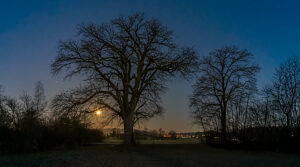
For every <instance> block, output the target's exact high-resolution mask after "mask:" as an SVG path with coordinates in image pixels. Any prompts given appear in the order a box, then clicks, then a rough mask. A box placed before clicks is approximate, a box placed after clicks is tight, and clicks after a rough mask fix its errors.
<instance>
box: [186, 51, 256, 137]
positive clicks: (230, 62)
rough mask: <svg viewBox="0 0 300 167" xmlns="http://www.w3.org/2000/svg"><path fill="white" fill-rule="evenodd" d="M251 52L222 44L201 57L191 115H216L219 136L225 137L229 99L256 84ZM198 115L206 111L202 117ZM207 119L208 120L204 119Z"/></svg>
mask: <svg viewBox="0 0 300 167" xmlns="http://www.w3.org/2000/svg"><path fill="white" fill-rule="evenodd" d="M252 57H253V55H252V54H251V53H250V52H248V51H247V50H241V49H238V48H237V47H235V46H228V47H223V48H221V49H217V50H215V51H213V52H211V53H210V55H209V56H205V57H203V58H202V60H201V61H200V72H199V77H198V79H197V81H196V84H195V85H193V88H194V92H193V95H192V97H191V99H190V105H191V108H192V110H193V112H192V113H193V115H194V116H195V118H196V119H198V118H200V119H202V120H205V119H211V121H214V119H213V118H215V117H217V118H218V122H217V124H219V122H220V125H221V139H222V141H225V140H226V133H227V131H226V128H227V115H228V108H229V102H230V100H232V99H234V98H235V97H236V96H237V95H239V94H241V92H242V91H246V90H252V89H253V88H254V87H255V83H256V79H255V74H256V73H257V72H258V71H259V67H258V66H257V65H252V64H251V62H250V61H251V58H252ZM201 115H208V117H207V116H206V117H205V118H203V117H201ZM206 122H207V121H206Z"/></svg>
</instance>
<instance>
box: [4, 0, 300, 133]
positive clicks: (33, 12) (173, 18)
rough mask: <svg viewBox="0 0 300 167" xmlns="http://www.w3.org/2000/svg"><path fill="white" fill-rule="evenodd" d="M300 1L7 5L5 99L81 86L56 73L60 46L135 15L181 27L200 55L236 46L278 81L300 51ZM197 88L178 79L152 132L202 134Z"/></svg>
mask: <svg viewBox="0 0 300 167" xmlns="http://www.w3.org/2000/svg"><path fill="white" fill-rule="evenodd" d="M299 7H300V1H292V0H290V1H271V0H270V1H258V0H257V1H255V0H254V1H253V0H252V1H175V0H174V1H167V0H164V1H162V0H160V1H159V0H157V1H154V0H151V1H150V0H149V1H146V0H145V1H116V0H114V1H100V0H99V1H88V0H86V1H83V0H82V1H77V0H72V1H62V0H61V1H54V0H52V1H50V0H49V1H38V0H37V1H30V0H27V1H25V0H24V1H14V2H12V1H8V0H7V1H5V0H3V1H1V2H0V21H1V22H0V84H1V85H3V87H4V90H5V94H7V95H10V96H16V97H17V96H19V95H20V94H21V92H22V91H23V90H26V91H29V92H30V91H32V90H33V87H34V83H35V82H36V81H38V80H41V81H42V82H43V83H44V85H45V89H46V95H47V98H48V99H51V98H52V97H53V96H54V95H55V94H57V93H58V92H59V91H61V90H63V89H68V88H70V87H72V86H75V85H78V82H77V81H76V80H73V81H72V82H71V81H63V80H62V79H61V78H60V77H52V76H51V75H50V64H51V62H52V61H53V59H54V57H55V56H56V52H57V46H58V41H60V40H66V39H70V38H72V37H73V36H74V35H75V34H76V25H78V24H80V23H89V22H95V23H103V22H107V21H109V20H110V19H111V18H114V17H117V16H119V15H120V14H123V15H128V14H132V13H134V12H136V11H139V12H144V13H145V14H146V15H147V16H148V17H150V18H151V17H153V18H157V19H159V20H160V21H161V22H162V23H163V24H164V25H166V26H168V27H169V28H170V29H172V30H174V33H175V36H176V40H177V42H178V43H179V44H181V45H183V46H193V47H194V48H195V49H196V51H197V53H198V54H199V56H201V55H207V54H208V53H209V51H211V50H213V49H216V48H219V47H222V46H224V45H237V46H238V47H240V48H245V49H248V50H249V51H251V52H252V53H253V54H254V55H255V63H257V64H259V65H260V66H261V68H262V69H261V72H260V73H259V75H258V85H259V86H262V85H264V84H267V83H269V82H270V80H271V79H272V75H273V72H274V69H275V67H277V66H278V65H279V64H280V63H281V62H282V61H284V60H285V59H286V57H288V56H291V55H292V54H296V55H299V54H300V10H299ZM191 83H192V82H186V81H182V80H180V79H174V80H172V81H170V82H169V83H168V87H169V89H168V91H167V92H166V93H164V94H163V96H162V100H163V106H164V108H165V111H166V112H165V114H164V116H163V117H162V118H155V119H152V120H150V121H148V122H146V125H147V127H148V128H149V129H158V128H160V127H162V128H163V129H166V130H170V129H175V130H176V131H192V130H197V127H196V126H193V125H192V119H191V118H190V115H189V107H188V100H187V97H188V95H190V94H191V92H192V89H191Z"/></svg>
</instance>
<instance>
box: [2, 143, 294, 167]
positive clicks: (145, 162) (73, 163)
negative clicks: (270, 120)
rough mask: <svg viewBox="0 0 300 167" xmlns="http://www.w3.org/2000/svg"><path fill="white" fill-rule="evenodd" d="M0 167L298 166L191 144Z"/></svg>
mask: <svg viewBox="0 0 300 167" xmlns="http://www.w3.org/2000/svg"><path fill="white" fill-rule="evenodd" d="M0 166H1V167H97V166H99V167H100V166H101V167H106V166H107V167H110V166H114V167H115V166H116V167H123V166H124V167H125V166H132V167H148V166H149V167H153V166H158V167H160V166H170V167H180V166H184V167H192V166H230V167H233V166H249V167H250V166H251V167H252V166H300V155H299V154H283V153H270V152H246V151H237V150H223V149H215V148H211V147H208V146H204V145H199V144H198V145H193V144H186V145H181V144H176V145H170V144H166V145H164V144H157V145H151V144H145V145H138V146H135V147H130V148H126V147H123V146H121V145H108V144H107V145H98V146H89V147H83V148H79V149H75V150H70V151H54V152H46V153H39V154H38V153H35V154H25V155H11V156H4V157H0Z"/></svg>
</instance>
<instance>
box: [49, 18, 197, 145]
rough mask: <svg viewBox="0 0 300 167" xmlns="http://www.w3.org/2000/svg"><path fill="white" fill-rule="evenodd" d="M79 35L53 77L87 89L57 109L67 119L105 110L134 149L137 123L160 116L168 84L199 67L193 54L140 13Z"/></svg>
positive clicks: (62, 98)
mask: <svg viewBox="0 0 300 167" xmlns="http://www.w3.org/2000/svg"><path fill="white" fill-rule="evenodd" d="M78 33H79V35H78V36H77V37H76V38H75V39H73V40H69V41H64V42H61V43H60V45H59V49H58V55H57V56H56V59H55V61H54V62H53V63H52V73H53V74H54V75H56V74H58V73H61V72H63V74H65V77H66V78H72V77H73V76H76V75H81V76H82V77H84V84H83V85H82V86H80V87H78V88H76V89H73V90H70V91H66V92H64V93H62V94H59V95H57V96H56V98H55V99H54V101H53V107H54V108H55V109H56V110H57V111H60V112H63V113H72V112H73V113H74V112H78V111H79V113H82V112H91V111H93V110H94V107H95V106H96V107H99V108H102V109H105V110H106V111H108V112H110V116H111V118H112V119H115V118H120V119H121V120H122V121H123V124H124V133H125V135H124V136H125V140H124V143H125V144H132V143H134V136H133V134H134V133H133V127H134V125H135V123H136V122H138V121H139V120H141V119H148V118H151V117H153V116H155V115H157V114H160V113H161V112H162V107H161V105H160V98H159V95H160V92H162V91H163V90H164V88H165V82H166V81H167V79H169V78H170V77H173V76H175V75H177V74H179V75H180V76H187V75H189V74H191V73H193V72H195V71H196V70H197V67H198V64H197V56H196V54H195V51H194V50H193V49H192V48H185V47H179V46H178V45H177V44H176V43H175V42H174V40H173V33H172V31H170V30H169V29H168V28H166V27H165V26H163V25H162V24H161V23H160V22H159V21H158V20H155V19H147V18H146V17H145V16H144V15H143V14H141V13H136V14H133V15H130V16H128V17H123V16H121V17H118V18H116V19H112V20H111V21H110V22H108V23H105V24H101V25H97V24H89V25H81V26H80V27H79V32H78Z"/></svg>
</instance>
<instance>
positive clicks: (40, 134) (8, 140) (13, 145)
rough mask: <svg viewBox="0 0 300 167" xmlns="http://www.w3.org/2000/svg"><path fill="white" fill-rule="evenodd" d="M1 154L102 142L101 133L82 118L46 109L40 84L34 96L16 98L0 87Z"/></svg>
mask: <svg viewBox="0 0 300 167" xmlns="http://www.w3.org/2000/svg"><path fill="white" fill-rule="evenodd" d="M0 134H1V135H0V153H12V152H18V153H22V152H32V151H43V150H49V149H55V148H64V147H70V146H76V145H81V144H85V143H88V142H92V141H93V142H96V141H98V142H99V141H102V139H103V134H102V132H101V131H99V130H96V129H89V128H88V126H87V123H86V122H83V121H82V117H70V116H68V117H67V116H60V117H57V116H56V115H54V112H49V110H48V109H47V101H46V99H45V95H44V87H43V84H42V83H41V82H40V81H39V82H37V84H36V87H35V92H34V95H33V96H31V95H29V94H28V93H27V92H25V91H24V92H23V94H22V95H21V96H20V97H19V98H18V99H17V98H12V97H7V96H5V95H4V93H3V91H2V89H0Z"/></svg>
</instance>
